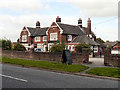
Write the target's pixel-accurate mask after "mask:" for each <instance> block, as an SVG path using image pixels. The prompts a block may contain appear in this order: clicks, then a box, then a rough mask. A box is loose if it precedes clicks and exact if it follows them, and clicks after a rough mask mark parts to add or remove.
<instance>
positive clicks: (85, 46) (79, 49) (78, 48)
mask: <svg viewBox="0 0 120 90" xmlns="http://www.w3.org/2000/svg"><path fill="white" fill-rule="evenodd" d="M83 48H88V49H89V51H90V53H91V51H92V50H91V48H90V45H89V44H85V43H80V44H78V45H77V46H76V47H75V51H76V52H78V53H81V52H82V49H83Z"/></svg>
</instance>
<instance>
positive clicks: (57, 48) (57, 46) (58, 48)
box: [50, 44, 64, 52]
mask: <svg viewBox="0 0 120 90" xmlns="http://www.w3.org/2000/svg"><path fill="white" fill-rule="evenodd" d="M63 50H64V46H63V45H61V44H55V45H53V46H52V47H51V49H50V52H62V51H63Z"/></svg>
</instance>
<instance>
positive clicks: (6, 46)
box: [0, 39, 12, 50]
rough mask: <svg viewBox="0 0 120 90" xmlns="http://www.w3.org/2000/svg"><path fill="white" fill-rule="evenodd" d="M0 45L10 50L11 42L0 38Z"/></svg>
mask: <svg viewBox="0 0 120 90" xmlns="http://www.w3.org/2000/svg"><path fill="white" fill-rule="evenodd" d="M0 47H2V49H4V50H11V49H12V44H11V41H10V40H3V39H2V40H0Z"/></svg>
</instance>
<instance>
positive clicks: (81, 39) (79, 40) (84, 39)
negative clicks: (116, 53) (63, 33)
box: [71, 35, 100, 45]
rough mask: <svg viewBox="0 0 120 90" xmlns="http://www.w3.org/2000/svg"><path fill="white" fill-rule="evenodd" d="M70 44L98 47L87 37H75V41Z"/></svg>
mask: <svg viewBox="0 0 120 90" xmlns="http://www.w3.org/2000/svg"><path fill="white" fill-rule="evenodd" d="M71 43H86V44H90V45H100V44H98V43H97V42H95V41H93V40H92V39H90V38H89V37H87V36H86V35H82V36H77V37H75V39H74V40H73V41H72V42H71Z"/></svg>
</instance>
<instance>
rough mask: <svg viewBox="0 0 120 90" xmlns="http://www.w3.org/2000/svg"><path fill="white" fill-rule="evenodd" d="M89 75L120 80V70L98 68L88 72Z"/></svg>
mask: <svg viewBox="0 0 120 90" xmlns="http://www.w3.org/2000/svg"><path fill="white" fill-rule="evenodd" d="M86 73H87V74H92V75H98V76H107V77H114V78H120V68H112V67H97V68H93V69H90V70H89V71H86Z"/></svg>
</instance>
